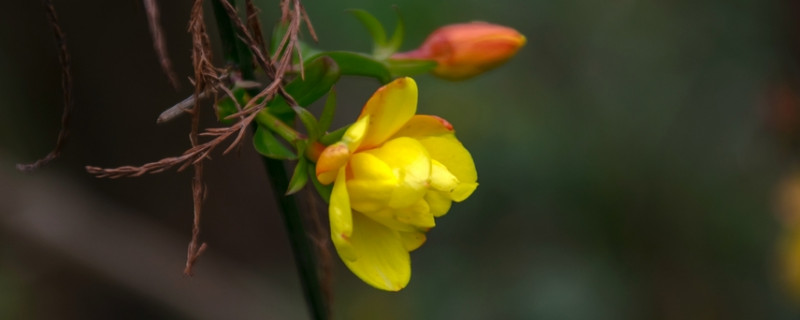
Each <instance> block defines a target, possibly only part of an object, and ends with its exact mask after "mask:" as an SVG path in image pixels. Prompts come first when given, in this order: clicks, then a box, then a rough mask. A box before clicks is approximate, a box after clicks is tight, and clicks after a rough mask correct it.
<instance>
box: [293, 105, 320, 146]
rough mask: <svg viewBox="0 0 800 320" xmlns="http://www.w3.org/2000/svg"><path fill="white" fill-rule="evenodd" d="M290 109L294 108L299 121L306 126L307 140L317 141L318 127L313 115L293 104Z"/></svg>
mask: <svg viewBox="0 0 800 320" xmlns="http://www.w3.org/2000/svg"><path fill="white" fill-rule="evenodd" d="M292 109H294V112H295V113H296V114H297V116H298V117H300V122H302V123H303V125H304V126H305V127H306V131H307V133H308V139H309V141H317V139H318V138H319V136H320V128H319V124H317V119H316V118H314V115H313V114H311V112H308V110H306V108H303V107H301V106H294V107H292Z"/></svg>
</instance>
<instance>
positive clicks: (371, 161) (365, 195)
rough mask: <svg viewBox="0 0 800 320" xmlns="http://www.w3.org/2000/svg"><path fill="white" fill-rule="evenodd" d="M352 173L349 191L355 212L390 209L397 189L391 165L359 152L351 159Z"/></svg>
mask: <svg viewBox="0 0 800 320" xmlns="http://www.w3.org/2000/svg"><path fill="white" fill-rule="evenodd" d="M350 172H351V173H352V178H351V179H348V180H347V191H348V193H349V194H350V205H351V207H352V208H353V210H356V211H358V212H375V211H379V210H382V209H384V208H386V207H388V205H389V199H390V198H391V196H392V192H394V190H395V189H396V188H397V177H395V175H394V172H393V171H392V168H390V167H389V165H387V164H386V163H385V162H383V161H381V159H378V157H375V156H374V155H372V154H369V153H365V152H359V153H356V154H354V155H353V156H352V158H351V159H350Z"/></svg>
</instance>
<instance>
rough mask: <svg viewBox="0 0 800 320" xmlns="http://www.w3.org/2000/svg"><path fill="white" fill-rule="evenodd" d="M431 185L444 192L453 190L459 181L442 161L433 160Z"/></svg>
mask: <svg viewBox="0 0 800 320" xmlns="http://www.w3.org/2000/svg"><path fill="white" fill-rule="evenodd" d="M430 183H431V187H433V188H434V189H436V190H439V191H444V192H448V193H449V192H453V191H454V190H455V189H456V187H458V184H459V181H458V178H456V176H454V175H453V174H452V173H450V171H449V170H447V167H445V166H444V165H443V164H442V163H441V162H439V161H436V160H431V182H430Z"/></svg>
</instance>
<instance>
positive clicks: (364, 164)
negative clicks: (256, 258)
mask: <svg viewBox="0 0 800 320" xmlns="http://www.w3.org/2000/svg"><path fill="white" fill-rule="evenodd" d="M416 110H417V84H416V83H415V82H414V80H413V79H411V78H400V79H397V80H395V81H393V82H391V83H389V84H387V85H386V86H384V87H382V88H380V89H378V91H377V92H375V94H374V95H373V96H372V97H371V98H370V99H369V101H367V104H366V105H365V106H364V109H363V110H362V111H361V115H360V116H359V117H358V120H357V121H356V122H355V123H354V124H353V125H352V126H350V128H348V130H347V131H346V132H345V134H344V136H343V137H342V140H341V141H339V142H337V143H334V144H332V145H330V146H328V147H327V148H325V150H323V151H322V153H321V154H320V157H319V159H318V161H317V169H316V170H317V178H318V179H319V181H320V182H321V183H323V184H330V183H333V192H332V193H331V198H330V207H329V211H330V212H329V213H330V225H331V239H332V240H333V244H334V246H335V247H336V251H337V252H338V253H339V256H340V257H341V258H342V260H343V261H344V263H345V264H346V265H347V267H348V268H350V270H351V271H352V272H353V273H355V274H356V276H358V277H359V278H361V279H362V280H364V282H366V283H368V284H370V285H372V286H374V287H376V288H378V289H383V290H389V291H398V290H400V289H402V288H404V287H405V286H406V285H407V284H408V281H409V279H410V278H411V261H410V258H409V252H410V251H413V250H415V249H416V248H418V247H419V246H420V245H422V243H423V242H425V233H426V232H427V231H428V230H429V229H430V228H432V227H433V226H434V225H435V222H434V217H441V216H442V215H444V214H445V213H447V211H448V210H450V205H451V204H452V202H453V201H456V202H460V201H463V200H464V199H466V198H467V197H469V195H470V194H472V192H473V191H474V190H475V188H476V187H477V186H478V183H477V179H478V175H477V172H476V171H475V164H474V163H473V161H472V156H470V154H469V152H468V151H467V149H465V148H464V146H463V145H461V142H459V141H458V140H457V139H456V137H455V134H454V132H453V127H452V126H451V125H450V123H448V122H447V121H445V120H444V119H442V118H439V117H436V116H430V115H415V113H416Z"/></svg>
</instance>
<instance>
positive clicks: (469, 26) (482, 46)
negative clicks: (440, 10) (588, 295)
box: [392, 22, 526, 80]
mask: <svg viewBox="0 0 800 320" xmlns="http://www.w3.org/2000/svg"><path fill="white" fill-rule="evenodd" d="M525 42H526V39H525V36H523V35H522V34H520V33H519V32H517V30H514V29H512V28H509V27H505V26H500V25H496V24H491V23H486V22H470V23H461V24H452V25H448V26H444V27H441V28H439V29H437V30H436V31H434V32H433V33H431V34H430V36H428V38H427V39H425V42H423V43H422V45H421V46H420V47H419V48H418V49H416V50H413V51H409V52H403V53H397V54H394V55H393V56H392V59H396V60H403V59H422V60H436V62H437V66H436V68H435V69H433V74H434V75H436V76H439V77H441V78H445V79H449V80H463V79H467V78H470V77H473V76H476V75H478V74H481V73H483V72H486V71H488V70H490V69H493V68H495V67H497V66H499V65H501V64H503V62H506V60H508V59H510V58H511V57H513V56H514V55H515V54H516V53H517V51H518V50H519V48H521V47H522V46H524V45H525Z"/></svg>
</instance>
